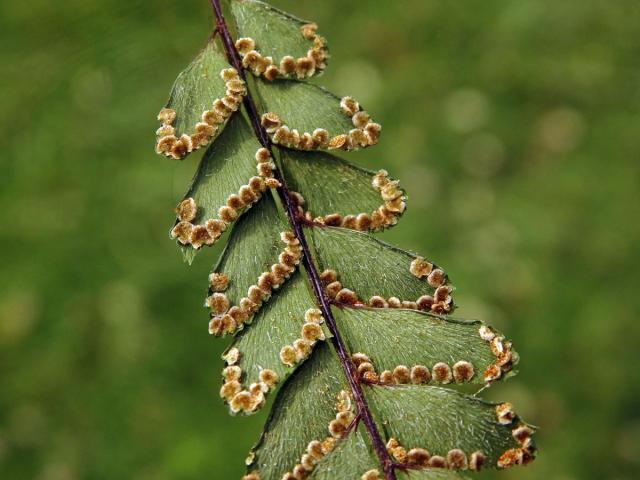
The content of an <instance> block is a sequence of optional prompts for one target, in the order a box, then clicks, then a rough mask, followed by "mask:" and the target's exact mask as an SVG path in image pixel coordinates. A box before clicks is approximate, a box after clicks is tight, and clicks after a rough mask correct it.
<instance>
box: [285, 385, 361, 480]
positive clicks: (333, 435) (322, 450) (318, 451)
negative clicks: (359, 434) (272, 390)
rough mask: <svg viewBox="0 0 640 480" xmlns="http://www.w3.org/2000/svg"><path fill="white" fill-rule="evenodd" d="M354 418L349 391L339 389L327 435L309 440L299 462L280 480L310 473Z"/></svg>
mask: <svg viewBox="0 0 640 480" xmlns="http://www.w3.org/2000/svg"><path fill="white" fill-rule="evenodd" d="M354 418H355V415H354V413H353V409H352V402H351V393H350V392H347V391H346V390H341V391H340V392H339V393H338V396H337V401H336V418H335V420H331V422H329V436H328V437H326V438H325V439H324V440H322V441H320V440H312V441H311V442H309V444H308V445H307V448H306V450H305V453H304V454H303V455H302V457H301V458H300V462H299V463H297V464H296V465H295V466H294V467H293V470H291V471H289V472H287V473H285V474H284V475H283V476H282V480H304V479H305V478H307V477H308V476H309V475H311V473H312V472H313V470H314V469H315V467H316V465H317V464H318V462H319V461H320V460H322V459H323V458H324V457H325V456H326V455H328V454H329V453H330V452H331V451H332V450H333V448H334V447H335V445H336V442H337V441H338V440H340V439H341V438H343V437H344V435H345V434H346V433H348V431H349V427H350V425H351V423H352V422H353V420H354Z"/></svg>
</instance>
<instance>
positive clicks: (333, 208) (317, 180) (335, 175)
mask: <svg viewBox="0 0 640 480" xmlns="http://www.w3.org/2000/svg"><path fill="white" fill-rule="evenodd" d="M281 164H282V173H283V175H284V177H285V179H286V181H287V185H288V186H289V188H290V189H291V190H293V191H295V192H299V193H301V194H302V196H303V197H304V199H305V205H304V209H305V211H308V212H310V213H311V215H312V217H313V218H315V217H325V216H326V215H332V214H339V215H340V216H341V217H342V218H343V219H344V217H346V216H347V215H355V216H357V215H358V214H360V213H366V214H367V215H370V216H371V215H372V212H374V211H375V210H377V209H378V208H379V207H380V206H382V205H383V204H384V200H383V198H382V196H381V193H380V191H379V190H378V189H376V188H374V186H373V185H372V180H373V178H374V176H375V175H376V173H378V172H374V171H372V170H367V169H365V168H362V167H359V166H357V165H354V164H353V163H350V162H347V161H346V160H343V159H341V158H339V157H336V156H335V155H331V154H329V153H325V152H303V151H297V150H289V149H287V150H285V149H283V150H281Z"/></svg>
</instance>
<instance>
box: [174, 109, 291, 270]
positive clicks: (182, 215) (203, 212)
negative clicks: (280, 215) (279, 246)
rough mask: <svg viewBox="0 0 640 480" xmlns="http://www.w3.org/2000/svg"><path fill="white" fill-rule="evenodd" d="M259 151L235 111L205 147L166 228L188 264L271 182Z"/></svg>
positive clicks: (241, 213) (214, 241) (248, 207)
mask: <svg viewBox="0 0 640 480" xmlns="http://www.w3.org/2000/svg"><path fill="white" fill-rule="evenodd" d="M260 151H262V150H261V146H260V143H259V142H258V141H257V140H256V138H255V136H254V135H253V134H252V132H251V129H250V127H249V125H248V124H247V122H246V120H245V119H244V117H243V116H242V115H240V114H238V115H234V116H233V117H232V118H231V120H229V125H228V128H225V130H224V132H223V133H222V135H221V136H220V139H219V141H217V142H215V143H214V144H213V145H211V146H210V147H209V148H208V149H207V151H206V153H205V154H204V157H203V158H202V161H201V162H200V165H199V166H198V170H197V172H196V174H195V177H194V179H193V181H192V183H191V186H190V188H189V190H188V191H187V193H186V195H185V197H184V198H183V200H182V201H181V202H180V204H178V206H177V207H176V213H177V217H178V218H177V219H176V223H175V224H174V227H173V229H172V231H171V236H172V237H174V238H176V239H177V241H178V243H179V244H180V245H182V246H183V248H182V252H183V254H184V256H185V259H187V260H188V261H189V262H191V261H193V258H194V257H195V254H196V252H197V251H198V250H199V249H200V248H202V247H203V246H205V245H206V246H210V245H213V244H214V243H216V242H217V241H218V239H219V238H220V236H221V235H222V233H223V232H225V231H226V230H227V229H229V228H230V226H231V225H232V224H234V223H235V222H236V221H237V220H238V218H240V217H241V216H242V215H243V214H244V213H245V212H247V211H248V210H249V209H250V208H251V207H252V206H253V205H255V203H256V202H258V201H259V200H260V198H262V196H263V195H264V194H265V192H267V190H268V189H269V187H270V186H271V187H272V186H274V185H276V184H275V183H271V182H273V181H274V180H273V178H272V176H271V175H272V162H271V160H270V158H265V159H263V158H261V157H259V153H258V152H260ZM263 160H266V162H265V161H263ZM274 217H277V214H275V215H274ZM282 228H284V227H282Z"/></svg>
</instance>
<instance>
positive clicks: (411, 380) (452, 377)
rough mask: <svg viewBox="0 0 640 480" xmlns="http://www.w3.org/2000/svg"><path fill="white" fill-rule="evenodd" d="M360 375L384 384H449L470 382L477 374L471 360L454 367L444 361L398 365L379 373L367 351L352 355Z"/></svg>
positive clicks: (362, 377)
mask: <svg viewBox="0 0 640 480" xmlns="http://www.w3.org/2000/svg"><path fill="white" fill-rule="evenodd" d="M351 360H352V362H353V364H354V365H355V366H356V370H357V372H358V376H359V377H360V378H361V379H362V380H363V381H365V382H369V383H376V384H383V385H409V384H413V385H424V384H427V383H429V382H431V381H434V382H437V383H442V384H447V383H451V382H452V381H455V382H456V383H464V382H469V381H471V379H472V378H473V377H474V375H475V369H474V367H473V364H471V362H467V361H465V360H461V361H459V362H456V363H455V364H454V365H453V368H452V367H450V366H449V365H448V364H446V363H444V362H438V363H436V364H435V365H434V366H433V367H432V368H431V369H429V367H426V366H425V365H414V366H413V367H411V368H409V367H408V366H406V365H398V366H397V367H395V368H394V369H393V371H392V370H384V371H383V372H382V373H380V374H379V375H378V373H377V372H376V369H375V367H374V366H373V362H372V361H371V359H370V358H369V356H368V355H366V354H365V353H354V354H353V355H352V356H351Z"/></svg>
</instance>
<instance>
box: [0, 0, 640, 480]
mask: <svg viewBox="0 0 640 480" xmlns="http://www.w3.org/2000/svg"><path fill="white" fill-rule="evenodd" d="M273 3H274V4H275V5H276V6H279V7H281V8H284V9H288V10H289V11H291V12H293V13H295V14H297V15H299V16H301V17H303V18H309V19H313V20H315V21H317V22H318V23H319V24H320V26H321V33H323V34H324V35H325V36H327V37H328V39H329V41H330V46H331V49H332V53H333V59H332V62H331V64H330V67H329V69H328V70H327V72H326V74H325V75H324V76H323V77H322V79H321V83H323V84H325V85H326V86H328V87H330V88H331V89H333V90H334V91H335V92H336V93H338V94H342V95H345V94H352V95H354V96H355V97H356V98H358V99H360V100H361V102H362V103H364V104H365V105H366V107H367V110H369V111H370V112H372V113H373V114H374V116H375V118H376V119H379V120H380V121H381V123H382V124H383V125H384V135H383V137H382V142H381V144H380V145H379V146H378V147H376V148H375V149H370V150H367V151H366V152H362V153H357V154H354V155H353V156H352V157H351V158H355V159H356V160H357V161H358V162H359V163H361V164H363V165H366V166H369V167H372V168H378V167H385V168H387V169H388V170H389V171H390V172H391V173H392V174H393V175H394V176H396V177H397V178H400V179H401V180H402V184H403V186H404V187H405V188H406V189H407V191H408V193H409V195H410V201H409V207H410V208H409V210H408V212H407V213H406V215H405V216H404V218H403V221H401V222H400V224H399V226H398V227H397V228H395V229H393V230H392V231H390V232H388V233H387V234H385V235H384V237H385V238H386V239H387V240H390V241H392V242H395V243H398V244H400V245H402V246H404V247H407V248H410V249H412V250H415V251H420V252H423V253H425V254H426V255H428V256H430V257H431V258H433V259H435V260H436V261H437V262H439V263H440V264H441V265H444V266H445V268H446V269H447V272H448V273H449V274H450V275H451V277H452V278H453V281H454V283H455V284H456V286H457V287H458V294H457V300H458V303H459V305H460V309H459V310H458V313H459V314H460V315H463V316H468V317H481V318H483V319H486V320H488V321H490V322H492V323H493V324H494V325H496V326H497V327H499V328H501V329H503V330H504V331H505V332H507V333H508V334H509V335H510V336H512V338H513V339H514V341H515V345H516V347H517V349H518V350H519V352H520V354H521V357H522V362H521V368H520V375H519V376H518V377H516V378H515V379H514V380H513V381H510V382H508V383H506V384H503V385H496V386H495V387H493V388H492V389H491V390H490V391H489V392H488V393H487V396H488V397H489V398H492V399H510V400H512V401H513V402H514V403H515V405H516V407H517V408H518V410H519V411H520V412H522V413H523V415H524V416H525V417H526V418H527V419H528V420H529V421H531V422H532V423H535V424H538V425H539V426H540V427H541V431H540V433H539V436H538V443H539V445H540V455H539V458H538V460H537V461H536V462H535V463H534V464H533V465H532V466H530V467H527V468H525V469H514V470H512V471H509V472H506V473H505V474H504V475H497V474H496V473H491V472H488V473H485V474H483V477H482V478H505V479H516V478H517V479H525V480H527V479H540V478H547V479H554V480H555V479H557V480H574V479H575V480H578V479H603V478H606V479H614V480H623V479H633V478H639V477H640V416H639V414H638V410H639V409H640V405H639V400H638V398H639V396H640V378H639V373H638V372H639V370H640V369H639V367H640V364H639V363H638V351H639V348H640V344H639V343H640V342H639V336H640V319H639V318H638V317H639V316H640V315H639V314H640V308H639V307H640V295H638V292H637V289H638V287H639V282H638V270H639V269H640V254H639V253H638V247H639V245H640V244H639V240H640V222H639V221H638V218H640V215H639V213H640V212H639V205H640V195H639V193H638V190H639V187H640V108H639V105H640V22H639V21H638V18H640V17H639V14H640V4H638V2H637V1H636V0H618V1H616V2H612V1H610V0H590V1H582V0H521V1H515V2H514V1H501V0H466V1H463V2H460V1H448V0H447V1H441V0H402V1H392V0H384V1H383V0H367V1H364V0H357V1H355V0H354V1H348V2H347V1H344V0H323V1H322V2H318V1H300V0H296V1H294V0H273ZM211 25H212V15H211V12H210V9H209V6H208V2H207V1H205V0H198V1H196V0H184V1H169V0H153V1H152V0H144V1H142V0H102V1H100V2H90V1H86V0H65V1H62V2H52V1H48V0H47V1H45V0H31V1H29V2H24V1H16V0H9V1H6V2H3V6H2V14H1V15H0V40H1V41H0V74H1V75H0V85H1V87H0V104H1V111H2V113H1V114H0V124H1V125H2V131H3V132H4V134H3V138H2V140H1V145H2V149H1V153H0V167H1V170H0V199H1V201H2V208H1V209H0V219H1V220H2V228H0V247H1V248H0V252H1V253H0V259H1V261H0V265H1V272H2V275H1V276H0V478H3V479H11V480H21V479H36V480H76V479H125V478H126V479H134V480H156V479H158V480H164V479H203V478H213V479H232V478H239V476H240V475H241V472H242V471H243V459H244V456H245V453H246V452H247V451H248V449H249V448H250V446H251V444H252V443H253V442H254V441H255V440H256V439H257V437H258V434H259V431H260V429H261V425H262V423H263V421H264V417H265V413H262V414H260V415H258V416H256V417H252V418H236V419H232V418H231V417H229V416H228V415H227V413H226V409H225V408H224V407H223V405H222V404H221V402H220V401H219V400H218V399H217V393H216V392H217V390H218V387H219V371H220V368H221V365H222V362H221V360H220V358H219V356H220V353H221V351H222V350H223V348H224V347H225V343H226V342H225V341H220V340H214V339H212V338H210V337H209V335H208V334H207V329H206V326H207V316H206V312H205V310H204V309H203V308H202V306H201V305H202V300H203V298H204V294H205V289H206V275H207V273H208V270H209V268H210V266H211V264H212V263H213V262H214V261H215V258H216V256H217V253H218V251H217V249H214V250H209V251H207V252H206V253H205V254H203V255H201V256H199V258H198V259H197V261H196V262H195V264H194V265H193V266H191V267H187V266H186V265H185V264H183V263H182V260H181V258H180V255H179V254H178V251H177V249H176V248H175V246H174V244H173V242H171V241H169V239H168V237H167V230H168V227H169V225H170V224H171V223H172V221H173V214H172V209H173V207H174V205H175V204H176V202H177V200H178V199H179V198H180V195H181V194H182V193H183V191H184V189H185V188H186V184H187V182H188V180H189V178H190V176H191V175H192V173H193V171H194V169H195V167H196V162H197V158H196V157H197V155H194V158H190V159H188V160H187V161H185V162H183V163H177V162H171V161H168V160H166V159H163V158H160V157H157V156H156V155H155V153H154V152H153V144H154V131H155V129H156V128H157V123H156V121H155V115H156V113H157V111H158V109H159V108H160V107H161V106H162V105H163V103H164V101H165V99H166V96H167V94H168V91H169V88H170V86H171V83H172V82H173V80H174V78H175V76H176V75H177V74H178V72H179V71H180V70H181V68H183V67H184V66H185V65H186V64H187V63H188V62H189V61H190V59H191V58H192V57H193V56H194V55H195V53H196V52H197V51H198V50H199V48H200V46H201V45H202V44H203V42H204V40H205V39H206V37H207V36H208V34H209V30H210V28H211Z"/></svg>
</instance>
